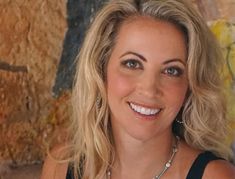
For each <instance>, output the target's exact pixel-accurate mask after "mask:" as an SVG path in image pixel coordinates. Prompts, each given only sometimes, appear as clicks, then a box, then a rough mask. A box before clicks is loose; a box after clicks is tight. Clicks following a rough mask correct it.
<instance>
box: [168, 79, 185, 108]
mask: <svg viewBox="0 0 235 179" xmlns="http://www.w3.org/2000/svg"><path fill="white" fill-rule="evenodd" d="M187 90H188V83H187V81H181V82H179V83H165V92H167V93H165V94H167V101H169V102H170V104H171V105H172V106H179V108H181V106H182V105H183V103H184V101H185V98H186V93H187Z"/></svg>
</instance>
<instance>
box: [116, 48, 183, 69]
mask: <svg viewBox="0 0 235 179" xmlns="http://www.w3.org/2000/svg"><path fill="white" fill-rule="evenodd" d="M129 54H131V55H135V56H137V57H139V58H140V59H141V60H143V61H145V62H147V59H146V58H145V57H144V56H143V55H141V54H138V53H136V52H132V51H128V52H125V53H124V54H122V55H121V56H120V58H122V57H123V56H125V55H129ZM171 62H180V63H182V64H183V65H184V66H186V63H185V62H184V61H182V60H181V59H179V58H173V59H169V60H167V61H164V62H163V64H164V65H166V64H168V63H171Z"/></svg>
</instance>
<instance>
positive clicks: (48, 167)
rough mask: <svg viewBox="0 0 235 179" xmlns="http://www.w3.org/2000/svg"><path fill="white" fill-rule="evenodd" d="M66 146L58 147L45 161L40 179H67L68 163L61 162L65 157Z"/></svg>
mask: <svg viewBox="0 0 235 179" xmlns="http://www.w3.org/2000/svg"><path fill="white" fill-rule="evenodd" d="M63 149H64V145H60V146H56V147H54V148H53V149H52V150H51V151H50V154H49V155H47V157H46V158H45V160H44V164H43V168H42V174H41V178H40V179H65V178H66V173H67V169H68V162H65V161H59V159H60V156H61V155H63Z"/></svg>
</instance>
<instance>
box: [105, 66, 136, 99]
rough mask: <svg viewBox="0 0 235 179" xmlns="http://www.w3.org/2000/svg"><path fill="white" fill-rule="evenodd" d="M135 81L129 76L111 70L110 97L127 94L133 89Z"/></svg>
mask: <svg viewBox="0 0 235 179" xmlns="http://www.w3.org/2000/svg"><path fill="white" fill-rule="evenodd" d="M132 86H133V83H132V81H131V79H130V78H128V77H127V76H125V75H123V74H121V73H119V72H116V71H110V72H108V74H107V93H108V98H121V97H125V96H127V95H128V94H129V93H130V92H131V91H132Z"/></svg>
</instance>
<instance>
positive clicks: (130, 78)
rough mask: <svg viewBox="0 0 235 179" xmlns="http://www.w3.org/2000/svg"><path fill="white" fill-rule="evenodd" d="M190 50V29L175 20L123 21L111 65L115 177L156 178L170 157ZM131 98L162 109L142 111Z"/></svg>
mask: <svg viewBox="0 0 235 179" xmlns="http://www.w3.org/2000/svg"><path fill="white" fill-rule="evenodd" d="M186 54H187V51H186V44H185V38H184V35H183V34H182V33H181V31H179V30H178V28H177V27H175V26H174V25H173V24H171V23H167V22H163V21H156V20H153V19H151V18H146V17H142V18H140V17H139V18H136V19H133V20H130V21H128V22H126V23H124V24H123V25H122V27H121V29H120V32H119V34H118V36H117V42H116V45H115V47H114V50H113V52H112V55H111V58H110V60H109V62H108V66H107V94H108V103H109V106H110V111H111V122H112V128H113V133H114V138H115V144H116V148H117V151H116V152H117V159H116V161H115V163H114V166H115V167H114V168H115V169H113V171H112V173H113V174H112V177H113V178H151V177H153V176H154V175H155V174H156V173H159V172H160V171H161V170H162V167H163V165H164V164H165V161H167V160H168V158H169V154H170V153H171V146H172V144H173V140H174V137H173V134H172V132H171V130H172V122H173V121H174V119H175V117H176V115H177V113H178V112H179V110H180V108H181V107H182V105H183V103H184V100H185V95H186V92H187V89H188V81H187V75H186V74H187V65H186V58H187V57H186ZM130 104H135V105H137V106H141V107H145V108H149V109H156V110H160V112H159V113H157V114H155V115H142V114H140V113H138V112H136V111H134V110H133V109H132V108H131V106H130ZM120 111H122V112H120ZM159 144H160V145H159ZM159 146H161V147H159ZM136 159H138V160H136ZM134 163H135V164H134ZM136 166H138V167H136Z"/></svg>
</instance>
